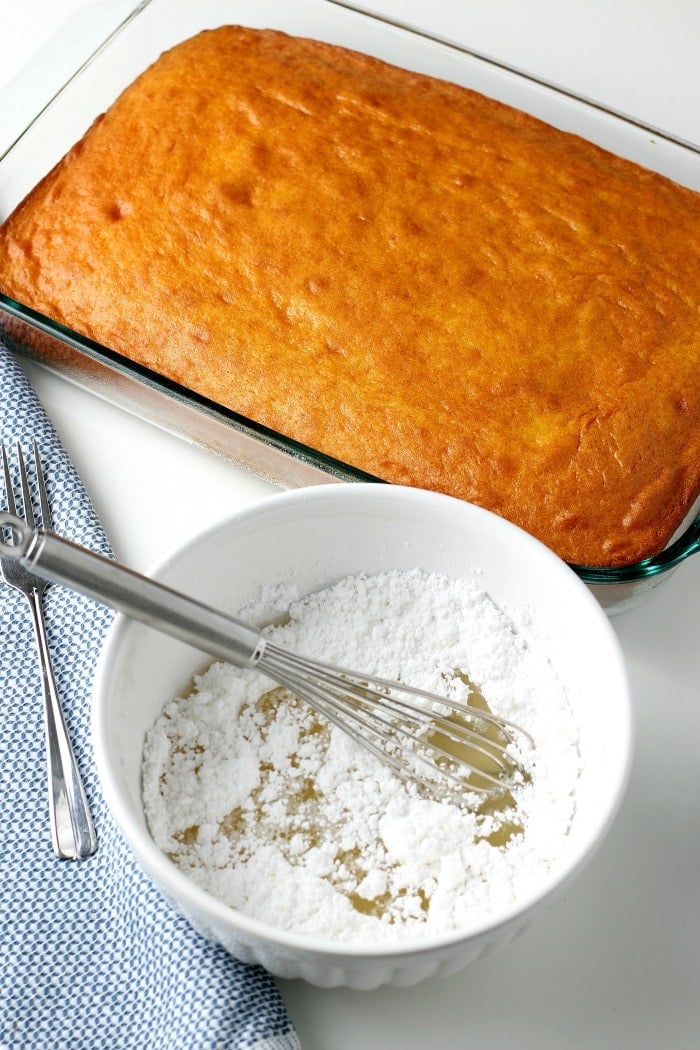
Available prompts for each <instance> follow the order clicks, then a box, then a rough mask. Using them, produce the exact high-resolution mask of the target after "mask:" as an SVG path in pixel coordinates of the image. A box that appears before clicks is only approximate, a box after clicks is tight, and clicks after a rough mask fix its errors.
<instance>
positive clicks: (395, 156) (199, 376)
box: [0, 27, 700, 565]
mask: <svg viewBox="0 0 700 1050" xmlns="http://www.w3.org/2000/svg"><path fill="white" fill-rule="evenodd" d="M0 288H1V289H2V290H3V291H4V292H5V293H7V294H8V295H10V296H12V297H13V298H15V299H18V300H20V301H21V302H23V303H25V304H28V305H30V306H32V307H34V308H36V309H38V310H40V311H42V312H43V313H45V314H47V315H49V316H50V317H52V318H54V319H56V320H58V321H60V322H62V323H63V324H66V325H68V326H69V327H70V328H73V329H75V330H77V331H79V332H81V333H84V334H85V335H87V336H89V337H91V338H92V339H95V340H97V341H98V342H100V343H102V344H104V345H105V346H107V347H110V348H111V349H113V350H116V351H119V352H120V353H122V354H124V355H126V356H127V357H129V358H131V359H134V360H136V361H138V362H140V363H141V364H144V365H147V366H148V367H150V368H152V369H155V371H156V372H158V373H161V374H163V375H165V376H168V377H169V378H171V379H174V380H177V381H179V382H180V383H182V384H184V385H185V386H186V387H188V388H191V389H192V390H195V391H198V392H199V393H200V394H203V395H206V396H207V397H209V398H211V399H213V400H214V401H216V402H219V403H221V404H223V405H226V406H228V407H230V408H232V409H235V410H236V411H237V412H239V413H242V414H243V415H244V416H247V417H249V418H250V419H253V420H256V421H257V422H259V423H262V424H264V425H266V426H268V427H271V428H273V429H274V430H277V431H279V432H281V433H283V434H285V435H288V436H290V437H292V438H294V439H296V440H297V441H300V442H303V443H305V444H307V445H310V446H312V447H313V448H315V449H318V450H321V451H322V452H324V453H326V454H327V455H330V456H334V457H337V458H339V459H341V460H344V461H346V462H348V463H350V464H353V465H354V466H356V467H359V468H361V469H362V470H364V471H368V472H369V473H371V474H374V475H377V476H379V477H381V478H383V479H386V480H388V481H392V482H401V483H404V484H409V485H417V486H422V487H425V488H429V489H438V490H441V491H444V492H448V493H451V494H453V495H455V496H458V497H462V498H464V499H466V500H471V501H473V502H476V503H479V504H481V505H482V506H485V507H488V508H490V509H491V510H494V511H496V512H497V513H499V514H502V515H503V516H505V517H507V518H510V519H511V520H512V521H514V522H517V523H518V524H519V525H521V526H523V527H524V528H525V529H527V530H528V531H530V532H531V533H534V534H535V535H536V536H538V537H539V538H540V539H542V540H543V541H544V542H545V543H547V544H548V545H549V546H550V547H552V548H553V549H554V550H555V551H557V552H558V553H559V554H560V555H561V556H562V557H564V558H566V559H567V560H569V561H572V562H578V563H588V564H597V565H619V564H626V563H630V562H634V561H636V560H637V559H639V558H641V557H644V556H646V555H650V554H652V553H654V552H656V551H658V550H659V549H660V548H662V547H663V546H664V544H665V543H666V542H667V540H668V538H669V536H670V535H671V534H672V533H673V531H674V530H675V529H676V527H677V526H678V525H679V523H680V521H681V519H682V518H683V516H684V514H685V513H686V512H687V510H688V508H689V507H690V506H691V504H692V502H693V501H694V500H695V498H696V497H697V495H698V492H699V491H700V195H698V194H696V193H693V192H692V191H690V190H687V189H684V188H682V187H680V186H678V185H675V184H674V183H672V182H670V181H668V180H666V179H664V178H661V177H659V176H657V175H655V174H652V173H650V172H649V171H646V170H643V169H641V168H639V167H637V166H635V165H633V164H631V163H628V162H626V161H623V160H620V159H617V158H615V157H613V156H611V155H610V154H608V153H606V152H604V151H602V150H600V149H598V148H597V147H595V146H593V145H591V144H590V143H587V142H584V141H582V140H581V139H579V138H577V137H575V136H572V135H569V134H565V133H562V132H559V131H556V130H554V129H553V128H551V127H549V126H547V125H545V124H543V123H541V122H539V121H537V120H534V119H532V118H530V117H529V116H526V115H524V114H523V113H520V112H518V111H516V110H513V109H511V108H509V107H507V106H504V105H501V104H499V103H496V102H493V101H490V100H488V99H486V98H484V97H482V96H480V95H478V94H476V93H474V92H471V91H468V90H465V89H463V88H460V87H456V86H454V85H451V84H448V83H445V82H442V81H438V80H434V79H430V78H427V77H425V76H420V75H415V74H412V73H409V72H406V71H404V70H401V69H398V68H394V67H392V66H389V65H386V64H384V63H382V62H380V61H377V60H375V59H372V58H369V57H366V56H364V55H361V54H357V53H354V52H351V51H347V50H343V49H341V48H338V47H334V46H330V45H327V44H323V43H318V42H315V41H310V40H303V39H297V38H292V37H288V36H286V35H283V34H281V33H277V32H272V31H255V30H250V29H242V28H236V27H227V28H222V29H219V30H215V31H211V32H205V33H202V34H201V35H199V36H197V37H195V38H194V39H192V40H189V41H186V42H185V43H183V44H181V45H180V46H178V47H176V48H175V49H174V50H172V51H170V52H168V53H167V54H165V55H164V56H163V57H162V58H161V59H160V60H159V61H158V62H157V63H156V64H155V65H154V66H152V67H151V68H150V69H149V70H148V71H147V72H145V73H144V74H143V75H142V76H141V77H140V78H139V79H138V80H137V81H136V82H135V83H134V84H133V85H132V86H131V87H130V88H129V89H128V90H127V91H126V92H125V93H124V94H123V95H122V96H121V98H120V99H119V100H118V101H117V102H116V103H115V104H114V105H113V106H112V108H111V109H110V110H109V111H108V113H107V114H106V115H105V116H104V117H102V118H101V119H99V120H98V121H97V122H96V123H95V125H94V126H93V127H92V128H91V130H90V131H89V132H88V133H87V135H86V136H85V137H84V139H83V140H82V141H81V142H80V143H78V145H77V146H76V147H75V148H74V149H73V150H72V151H71V152H70V153H69V155H68V156H67V157H66V158H65V159H64V160H63V162H62V163H60V164H59V165H58V166H57V167H56V168H55V170H54V171H52V172H51V174H50V175H48V176H47V178H46V179H44V180H43V182H42V183H41V184H40V185H39V186H38V187H37V188H36V189H35V190H34V191H33V192H32V193H31V194H30V195H29V197H28V198H27V199H26V200H25V201H24V202H23V203H22V204H21V205H20V206H19V207H18V209H17V210H16V211H15V213H14V214H13V215H12V216H11V217H10V218H9V219H8V221H7V222H6V223H5V224H4V226H3V227H2V230H1V232H0Z"/></svg>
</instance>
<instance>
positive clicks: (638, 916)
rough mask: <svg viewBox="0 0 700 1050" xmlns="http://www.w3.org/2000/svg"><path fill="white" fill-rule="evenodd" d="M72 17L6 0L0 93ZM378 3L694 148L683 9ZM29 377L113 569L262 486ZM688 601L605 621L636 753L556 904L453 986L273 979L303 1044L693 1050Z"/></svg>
mask: <svg viewBox="0 0 700 1050" xmlns="http://www.w3.org/2000/svg"><path fill="white" fill-rule="evenodd" d="M79 6H80V0H23V3H22V4H19V3H18V0H0V42H1V45H2V46H1V48H0V59H1V61H2V63H3V65H2V67H1V68H0V86H2V81H3V80H6V79H9V77H10V76H11V75H13V74H14V73H15V72H16V71H17V70H18V69H19V68H20V67H21V65H22V64H23V62H24V61H25V60H26V59H28V58H29V57H30V56H31V54H32V51H33V49H34V48H35V47H36V46H37V45H38V43H39V42H41V40H42V39H43V38H44V37H47V36H48V35H50V34H51V33H52V32H53V30H54V29H55V28H56V27H57V26H58V25H59V23H60V22H61V20H62V18H64V17H65V16H66V15H67V14H69V13H71V12H72V11H73V10H74V9H76V8H78V7H79ZM371 6H372V7H374V9H376V10H380V9H381V10H383V11H384V12H385V13H386V14H387V15H394V14H395V13H396V11H397V10H398V9H401V10H402V12H403V13H404V15H406V14H410V15H411V17H412V18H413V19H414V21H415V22H416V23H417V24H418V23H422V27H423V28H426V29H432V30H434V31H438V30H439V29H440V27H441V26H442V27H443V28H444V32H443V33H442V35H444V36H449V37H450V38H454V37H455V34H457V33H459V34H461V35H462V36H463V37H465V35H467V34H468V36H469V39H468V40H466V42H467V43H468V44H469V45H472V44H473V45H474V47H475V49H476V50H483V51H485V52H486V53H489V54H494V53H497V52H498V49H499V47H501V46H502V48H503V57H504V59H505V60H507V61H508V62H509V63H510V64H512V65H515V66H517V67H519V68H526V69H528V71H530V72H533V71H536V67H538V66H539V67H540V68H541V69H542V72H543V75H544V76H545V79H551V80H553V81H555V82H562V80H563V79H565V75H568V76H569V77H570V80H571V85H570V86H572V87H573V86H575V87H576V88H577V89H578V90H580V92H581V93H582V94H585V95H588V96H591V97H596V98H597V100H598V101H609V103H610V105H612V106H613V107H614V108H621V109H623V110H627V111H629V110H632V109H638V108H639V107H640V106H642V108H641V109H640V112H639V114H636V115H641V116H644V115H645V113H648V114H649V121H650V122H651V123H653V124H654V125H656V126H657V127H658V126H661V127H664V123H665V121H666V118H667V124H666V128H667V130H669V131H671V132H672V133H674V134H678V135H680V136H681V137H686V138H690V137H692V135H694V136H695V141H697V142H700V135H699V134H698V126H697V122H698V112H697V111H696V110H697V106H694V105H688V106H686V107H685V108H684V107H683V106H679V105H678V96H677V92H675V91H674V92H670V93H668V92H667V91H666V88H665V87H664V85H674V84H675V85H678V84H685V85H687V86H688V90H689V93H690V95H691V96H694V98H695V100H697V91H695V90H691V89H692V88H694V87H695V86H696V80H695V78H697V69H698V66H697V54H698V51H700V5H697V3H696V0H664V3H663V4H662V3H661V2H660V0H659V3H651V2H646V0H599V2H597V3H589V4H588V5H586V4H581V3H576V4H574V3H571V2H568V0H567V2H564V0H560V2H559V3H554V0H551V2H550V0H537V2H533V3H532V4H522V2H521V0H491V2H490V3H489V4H483V3H482V4H477V3H476V2H471V3H467V2H464V3H461V4H454V3H453V0H431V3H430V4H427V3H425V4H421V3H418V2H417V0H416V2H413V3H410V2H407V0H406V2H402V3H399V2H398V0H378V2H377V3H375V4H373V5H371ZM455 11H456V12H457V14H458V17H457V16H456V15H455ZM584 11H585V12H587V13H586V16H585V17H584ZM599 19H600V20H602V22H601V21H599ZM545 23H546V25H547V33H546V34H545V35H544V36H543V34H542V26H543V25H544V24H545ZM603 23H604V24H605V26H606V27H607V29H606V32H605V33H604V34H603V36H605V40H604V43H605V45H606V62H607V65H606V66H605V68H600V67H599V66H597V65H596V63H595V62H594V61H590V60H585V61H584V60H582V59H581V54H582V52H585V51H586V48H587V47H589V54H590V55H595V54H599V53H600V51H599V48H600V43H601V25H602V24H603ZM623 25H624V26H625V27H626V28H629V29H630V31H631V30H632V29H634V28H635V27H636V28H637V29H638V33H637V35H636V36H635V37H634V40H633V42H632V43H630V39H629V34H628V33H627V34H626V35H625V36H624V39H622V37H620V38H619V39H618V40H615V39H610V38H609V35H608V32H607V30H612V28H614V27H615V26H618V27H621V26H623ZM693 29H694V35H693V33H692V30H693ZM691 35H693V43H692V47H691V46H690V45H689V42H688V38H689V37H690V36H691ZM661 40H663V41H664V47H663V48H662V49H661V52H660V51H659V46H658V45H659V41H661ZM618 44H619V55H618V59H617V60H616V61H614V55H615V53H616V52H617V50H618ZM684 61H685V65H684V66H683V68H681V66H682V64H683V62H684ZM613 66H614V71H613V69H612V67H613ZM574 82H575V83H574ZM650 86H651V90H650ZM655 86H656V87H657V88H658V90H655V89H654V87H655ZM637 89H639V90H637ZM606 92H607V93H608V94H607V95H606ZM623 99H624V100H625V104H624V105H622V101H623ZM642 99H643V105H642V103H640V101H639V100H642ZM666 103H668V107H667V109H666ZM647 104H648V107H649V108H648V109H644V107H646V106H647ZM1 121H2V114H1V113H0V122H1ZM0 127H1V125H0ZM29 371H30V374H31V377H32V379H33V381H34V383H35V386H36V389H37V391H38V393H39V395H40V396H41V398H42V399H43V401H44V404H45V405H46V408H47V410H48V412H49V414H50V415H51V417H52V419H53V420H54V422H55V424H56V427H57V429H58V431H59V433H60V434H61V436H62V438H63V441H64V442H65V445H66V446H67V448H68V450H69V451H70V453H71V454H72V456H73V458H74V461H75V463H76V465H77V467H78V469H79V470H80V472H81V474H82V476H83V479H84V481H85V483H86V485H87V487H88V489H89V491H90V493H91V495H92V498H93V501H94V503H95V505H96V508H97V510H98V512H99V514H100V515H101V517H102V520H103V522H104V524H105V527H106V529H107V531H108V533H109V535H110V537H111V540H112V543H113V545H114V548H115V550H116V553H117V556H118V557H119V558H120V559H121V560H122V561H125V562H127V563H129V564H131V565H132V566H134V567H135V568H137V569H146V568H147V567H148V566H149V565H150V564H152V563H153V562H154V561H157V560H159V559H160V558H161V557H162V556H164V555H165V554H167V553H168V552H169V551H170V550H171V549H172V548H173V547H174V546H176V545H177V544H178V543H179V542H180V541H181V540H182V539H184V538H185V537H187V536H189V535H190V534H191V533H192V532H193V531H194V530H197V529H199V528H200V527H203V526H206V525H208V524H209V523H213V522H215V521H217V520H219V519H220V518H221V517H223V516H224V515H226V514H228V513H229V512H230V511H232V510H235V509H236V508H239V507H242V506H244V505H246V504H248V503H250V502H252V501H253V500H255V499H258V498H259V497H260V496H262V495H263V494H266V493H268V492H270V491H271V489H270V487H269V486H268V485H267V484H265V483H263V482H260V481H258V480H256V479H254V478H251V477H248V476H246V475H244V474H243V473H241V472H240V471H239V470H237V469H235V468H233V467H231V466H229V465H227V464H225V463H223V462H221V461H219V460H217V459H216V458H214V457H213V456H212V455H210V454H207V453H204V452H202V451H201V450H199V449H197V448H194V447H192V446H189V445H187V444H185V443H184V442H182V441H181V440H179V439H177V438H174V437H171V436H169V435H167V434H165V433H163V432H161V431H159V430H156V429H155V428H154V427H152V426H151V425H149V424H146V423H144V422H142V421H140V420H138V419H136V418H134V417H132V416H130V415H128V414H126V413H124V412H123V411H122V410H120V409H117V408H115V407H113V406H111V405H109V404H106V403H104V402H102V401H100V400H98V399H97V398H95V397H94V396H93V395H90V394H88V393H86V392H84V391H82V390H79V389H78V388H76V387H73V386H71V385H70V384H68V383H67V382H66V381H65V380H62V379H59V378H57V377H55V376H52V375H50V374H49V373H48V372H46V371H44V370H42V369H40V368H38V367H36V366H31V367H30V368H29ZM699 595H700V558H695V559H691V560H690V561H689V562H687V563H686V564H685V565H684V566H683V568H682V569H681V570H680V571H679V572H677V573H676V575H675V576H674V577H673V578H672V579H671V580H670V581H669V582H668V583H667V584H666V585H665V586H664V587H663V588H662V589H661V590H660V591H659V592H658V593H657V594H656V595H655V596H654V597H653V598H652V599H651V601H649V602H648V603H647V604H646V605H644V606H643V607H641V608H638V609H636V610H633V611H631V612H628V613H626V614H624V615H623V616H622V617H619V618H617V619H616V620H614V621H613V622H614V626H615V629H616V631H617V633H618V635H619V638H620V640H621V643H622V645H623V647H624V651H625V655H626V658H627V660H628V665H629V671H630V675H631V679H632V686H633V692H634V703H635V708H636V713H637V723H638V727H637V734H638V739H637V753H636V759H635V764H634V768H633V772H632V778H631V783H630V787H629V791H628V794H627V797H626V799H625V801H624V803H623V806H622V809H621V812H620V815H619V817H618V819H617V821H616V823H615V825H614V827H613V829H612V831H611V833H610V835H609V836H608V838H607V840H606V841H605V843H604V844H603V846H602V848H601V849H600V851H599V853H598V854H597V855H596V857H595V858H594V859H593V861H592V862H591V863H590V865H589V866H588V868H587V869H586V871H585V872H584V873H583V874H582V876H581V877H580V878H579V879H578V880H577V881H576V882H575V883H574V884H573V885H571V886H570V888H569V890H568V893H567V895H566V898H565V899H564V900H563V901H562V902H561V903H559V904H558V905H556V906H555V907H554V908H553V909H552V910H550V912H549V913H548V914H547V915H546V916H544V918H541V919H540V920H539V921H538V922H537V924H536V925H535V926H533V927H531V928H530V929H529V930H528V931H526V932H525V933H524V934H523V935H521V937H520V938H518V939H517V940H516V941H515V942H514V943H512V944H510V945H507V946H505V947H504V948H501V949H499V950H498V951H497V952H495V953H494V954H492V955H491V956H490V957H488V958H487V959H484V960H481V961H480V962H477V963H475V964H473V965H472V966H471V967H470V968H469V969H468V970H466V971H465V972H464V973H463V974H461V975H459V976H456V977H452V978H449V979H436V980H432V981H428V982H426V983H424V984H422V985H419V986H418V987H416V988H413V989H407V990H404V989H383V990H379V991H376V992H370V993H365V992H362V993H360V992H350V991H346V990H332V991H326V990H319V989H314V988H311V987H308V986H306V985H305V984H303V983H301V982H282V983H281V988H282V992H283V995H284V997H285V1000H286V1002H287V1005H288V1008H289V1011H290V1013H291V1016H292V1018H293V1020H294V1021H295V1023H296V1025H297V1028H298V1031H299V1033H300V1036H301V1038H302V1042H303V1045H304V1047H305V1050H350V1048H352V1050H358V1048H363V1050H375V1048H377V1050H379V1048H392V1050H393V1048H394V1047H398V1046H401V1047H402V1048H403V1050H425V1048H426V1047H432V1048H435V1050H469V1048H479V1050H491V1048H493V1050H568V1048H583V1047H586V1048H596V1050H659V1048H661V1047H663V1048H665V1050H671V1048H682V1050H686V1048H687V1050H690V1048H694V1047H697V1046H698V1045H700V1034H699V1033H700V995H699V992H700V892H699V881H700V880H699V874H700V762H698V757H697V751H698V744H699V743H700V703H699V702H698V701H699V700H700V697H699V695H698V693H699V691H700V688H699V683H700V645H699V644H698V635H697V615H698V606H699V600H698V597H699ZM602 729H603V727H601V730H602ZM95 1050H101V1048H95ZM105 1050H106V1048H105ZM138 1050H140V1048H138Z"/></svg>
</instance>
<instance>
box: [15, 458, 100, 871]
mask: <svg viewBox="0 0 700 1050" xmlns="http://www.w3.org/2000/svg"><path fill="white" fill-rule="evenodd" d="M17 460H18V465H19V476H20V485H21V490H22V503H23V506H24V517H25V520H26V522H27V525H29V527H30V528H34V527H35V524H36V522H35V516H34V510H33V508H32V495H31V489H30V485H29V480H28V477H27V469H26V465H25V461H24V456H23V454H22V447H21V445H20V444H19V442H18V443H17ZM34 462H35V464H36V479H37V488H38V493H39V508H40V511H41V524H42V525H43V527H44V528H46V529H50V528H51V508H50V506H49V501H48V497H47V494H46V486H45V483H44V475H43V472H42V469H41V461H40V459H39V449H38V448H37V443H36V441H35V442H34ZM2 467H3V473H4V476H5V491H6V497H7V505H8V510H9V512H10V513H11V514H17V513H18V512H17V506H16V502H15V496H14V491H13V486H12V477H11V474H10V465H9V462H8V458H7V453H6V451H5V446H4V445H3V446H2ZM10 542H14V540H11V541H10ZM0 572H1V573H2V576H3V578H4V580H5V582H6V583H7V584H9V586H10V587H14V588H15V589H16V590H18V591H20V592H21V593H22V594H23V595H24V596H25V597H26V599H27V602H28V603H29V608H30V609H31V613H32V622H33V625H34V633H35V637H36V644H37V651H38V654H39V665H40V670H41V686H42V699H43V704H44V728H45V732H46V765H47V775H48V795H49V817H50V822H51V841H52V845H53V851H54V853H55V854H56V856H57V857H60V858H61V859H62V860H81V859H82V858H84V857H89V856H90V855H91V854H92V853H94V852H95V849H96V848H97V839H96V836H95V829H94V826H93V823H92V817H91V816H90V809H89V807H88V802H87V798H86V795H85V788H84V786H83V782H82V780H81V778H80V772H79V770H78V764H77V762H76V759H75V755H74V753H73V748H72V747H71V743H70V740H69V737H68V731H67V728H66V723H65V719H64V717H63V712H62V710H61V704H60V700H59V697H58V690H57V688H56V681H55V678H54V674H53V670H52V667H51V657H50V654H49V645H48V639H47V634H46V625H45V622H44V609H43V595H44V592H45V590H46V589H47V587H48V583H47V582H46V580H42V579H41V577H39V576H35V575H34V573H33V572H30V571H28V570H27V569H25V568H24V567H23V566H22V565H21V564H20V562H19V561H18V560H16V559H12V558H0Z"/></svg>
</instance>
